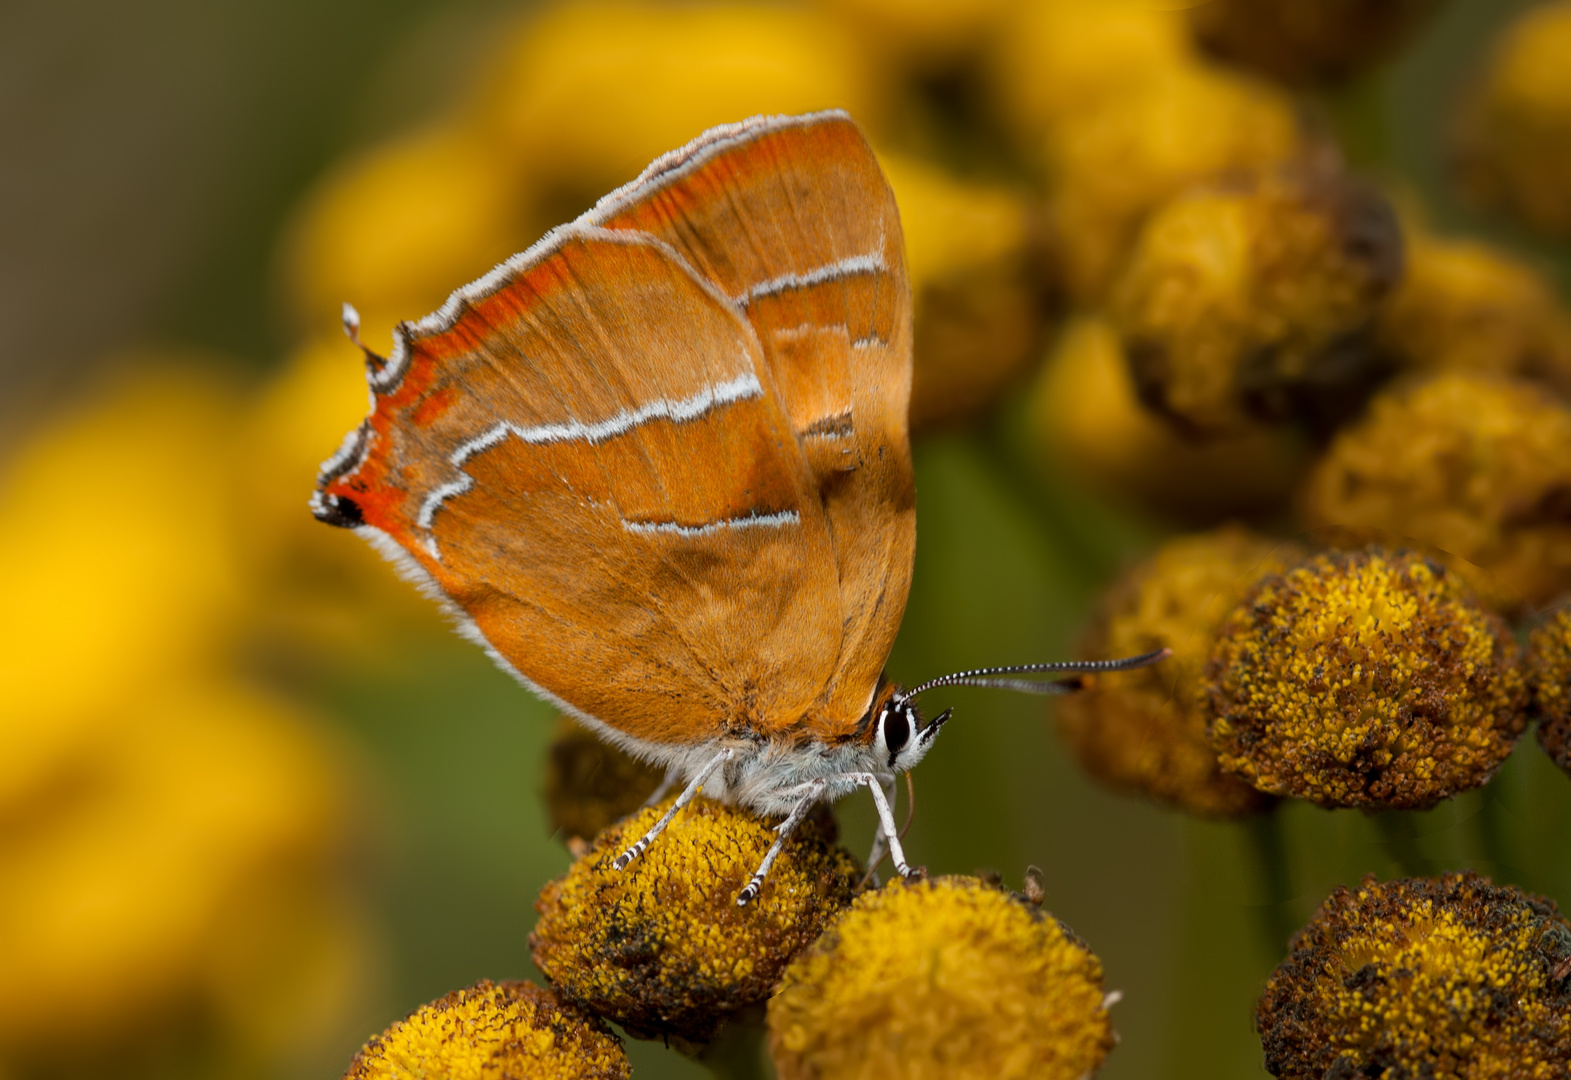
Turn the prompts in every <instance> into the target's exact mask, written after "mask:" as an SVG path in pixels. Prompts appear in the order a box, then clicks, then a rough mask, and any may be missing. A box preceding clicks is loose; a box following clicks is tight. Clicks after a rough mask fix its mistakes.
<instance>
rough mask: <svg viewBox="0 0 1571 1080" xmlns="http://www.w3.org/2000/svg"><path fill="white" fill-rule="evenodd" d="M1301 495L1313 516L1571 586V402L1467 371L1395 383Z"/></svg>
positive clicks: (1550, 587) (1534, 580)
mask: <svg viewBox="0 0 1571 1080" xmlns="http://www.w3.org/2000/svg"><path fill="white" fill-rule="evenodd" d="M1300 499H1301V505H1302V512H1303V516H1304V518H1305V520H1306V521H1307V523H1308V524H1309V525H1311V526H1322V525H1353V526H1371V527H1374V528H1377V529H1384V530H1388V531H1389V532H1391V533H1393V534H1396V535H1399V536H1411V537H1413V538H1415V539H1417V540H1420V541H1422V542H1424V543H1426V544H1433V545H1434V546H1435V547H1437V548H1440V549H1441V550H1443V551H1449V552H1451V553H1453V554H1455V555H1459V556H1461V557H1462V558H1464V559H1467V560H1468V561H1470V562H1474V563H1477V564H1478V565H1479V566H1482V567H1483V568H1485V569H1486V570H1488V571H1490V572H1491V573H1492V574H1493V575H1494V576H1495V577H1496V578H1498V579H1499V581H1500V584H1501V586H1503V587H1504V589H1505V591H1506V592H1508V593H1514V594H1516V595H1519V596H1521V597H1523V598H1525V599H1526V600H1527V602H1528V603H1531V604H1542V603H1545V602H1547V601H1549V600H1551V599H1553V598H1554V597H1555V596H1556V595H1558V594H1559V593H1560V592H1561V591H1563V590H1564V589H1566V588H1568V587H1571V504H1568V500H1571V406H1568V405H1567V404H1566V403H1565V402H1564V401H1562V400H1560V399H1558V398H1557V397H1555V396H1554V395H1553V394H1551V393H1550V392H1548V391H1547V390H1546V389H1545V388H1544V387H1542V386H1541V385H1538V384H1535V383H1531V382H1527V381H1525V380H1520V379H1509V378H1498V377H1494V376H1491V375H1487V374H1478V373H1473V372H1468V371H1445V372H1439V373H1437V374H1435V375H1432V376H1430V377H1429V378H1427V379H1423V380H1421V381H1419V382H1417V383H1414V384H1408V385H1402V386H1397V387H1393V388H1390V389H1388V390H1386V391H1384V392H1382V393H1381V394H1380V395H1378V396H1377V397H1376V398H1375V399H1374V400H1373V401H1372V402H1371V403H1370V407H1369V411H1368V413H1367V414H1366V415H1365V416H1364V417H1363V418H1362V419H1360V420H1359V421H1358V422H1357V423H1355V424H1353V425H1351V426H1350V427H1347V428H1344V429H1343V430H1342V431H1340V432H1338V433H1337V435H1336V437H1335V438H1334V439H1333V440H1332V442H1331V446H1330V448H1329V449H1328V450H1327V452H1326V454H1325V456H1324V457H1322V458H1321V460H1320V461H1319V462H1318V463H1317V464H1316V465H1315V467H1314V469H1313V471H1312V472H1311V473H1310V474H1309V476H1308V477H1307V478H1306V479H1305V481H1304V487H1303V490H1302V492H1301V495H1300Z"/></svg>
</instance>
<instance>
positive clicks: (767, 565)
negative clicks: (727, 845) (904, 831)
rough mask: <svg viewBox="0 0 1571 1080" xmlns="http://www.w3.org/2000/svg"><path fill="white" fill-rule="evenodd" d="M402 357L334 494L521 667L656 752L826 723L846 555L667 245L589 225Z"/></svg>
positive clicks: (731, 312)
mask: <svg viewBox="0 0 1571 1080" xmlns="http://www.w3.org/2000/svg"><path fill="white" fill-rule="evenodd" d="M400 337H401V341H400V344H399V347H398V349H395V353H394V356H393V357H391V358H390V360H389V365H388V370H387V371H385V372H383V373H382V374H381V375H380V376H375V377H373V386H374V387H376V388H377V390H378V395H377V397H376V407H375V411H374V412H373V414H372V416H371V417H370V419H369V420H368V422H367V426H366V427H365V428H364V429H363V435H362V436H361V438H360V440H359V443H358V448H357V453H356V455H354V459H353V460H352V461H345V462H340V463H336V464H332V465H330V467H329V468H328V469H327V470H326V472H325V474H324V486H323V489H322V494H323V497H324V498H327V499H334V500H343V501H345V502H346V503H348V504H351V505H353V506H354V507H356V508H357V511H358V513H359V515H360V516H361V518H362V519H363V521H364V525H365V526H367V527H369V528H370V529H374V530H379V531H380V533H381V534H385V536H386V537H388V538H390V539H391V541H392V542H394V543H396V544H397V545H398V547H399V548H401V549H402V550H403V552H405V553H406V554H407V556H408V557H410V558H412V559H413V560H414V561H415V562H416V563H417V564H418V566H419V568H420V570H421V571H423V573H424V574H425V575H427V576H429V578H431V579H433V580H434V581H435V583H436V584H437V585H438V586H439V587H440V589H441V591H442V593H443V594H444V595H445V596H446V597H447V598H448V599H449V600H450V601H452V603H453V604H455V605H456V606H457V607H458V608H459V609H461V612H462V613H463V614H464V615H465V616H466V617H467V618H468V619H469V620H471V621H472V624H473V626H474V627H475V628H476V629H478V630H479V632H480V633H481V634H482V635H483V636H484V639H485V641H486V642H487V643H488V645H489V646H490V647H491V648H492V649H493V650H494V652H495V653H496V654H498V655H499V657H500V658H501V659H502V660H503V661H504V662H505V663H507V664H508V665H509V666H510V667H512V668H513V669H514V670H515V671H516V672H517V673H518V674H520V675H521V676H522V677H523V678H525V679H526V680H527V681H529V682H530V683H532V684H534V685H535V686H537V687H538V688H540V689H542V690H544V691H545V692H547V693H548V694H550V695H551V696H553V697H555V698H556V699H558V700H560V701H561V702H563V703H565V704H566V705H568V706H570V707H572V708H573V709H574V710H576V711H578V712H580V713H582V714H585V715H587V716H590V717H593V718H595V719H598V720H601V721H603V722H605V723H607V724H609V725H610V726H612V727H613V728H615V729H617V730H618V731H620V732H622V733H624V734H626V735H630V736H633V737H634V738H638V739H643V740H647V741H650V742H656V743H664V744H676V743H684V742H698V741H702V740H704V739H708V738H713V737H715V736H717V735H720V734H721V733H723V732H724V731H726V730H736V729H737V728H739V727H740V728H747V729H751V730H755V731H760V732H767V731H769V730H772V729H778V728H780V727H782V726H787V725H790V724H796V723H799V722H800V721H801V720H802V718H803V717H804V716H806V715H808V714H810V713H811V712H812V711H813V710H814V707H815V704H816V703H817V702H818V701H819V699H821V698H822V696H823V692H824V687H825V686H826V685H827V684H828V683H829V682H830V681H831V680H832V678H833V674H834V671H835V669H836V666H837V663H838V658H839V657H840V655H841V652H842V645H841V639H842V626H841V617H840V605H839V604H838V603H837V597H838V594H839V592H840V584H839V582H838V580H837V577H836V573H835V567H836V562H835V548H834V542H833V539H832V537H831V534H830V530H829V527H828V525H827V522H826V518H825V513H824V506H823V502H822V501H821V498H820V492H819V484H818V481H817V479H816V478H815V476H814V475H813V473H812V472H811V471H810V470H809V468H808V466H807V463H806V460H805V458H804V456H803V453H802V449H801V445H800V443H799V441H798V439H797V436H796V433H795V430H794V428H793V425H792V422H791V419H790V417H789V415H788V413H787V410H786V409H785V408H784V407H783V406H782V404H781V401H780V400H779V397H778V395H777V393H776V392H775V390H774V388H773V385H772V377H771V374H770V369H769V367H768V364H767V361H766V360H765V357H764V354H763V350H762V346H761V345H760V343H759V339H758V336H757V333H756V331H755V330H754V328H753V326H752V325H751V324H750V323H749V322H748V321H747V320H746V319H745V318H744V317H743V316H742V315H741V313H740V312H739V310H738V308H737V307H736V305H735V304H734V303H732V302H730V301H729V300H728V299H727V298H726V297H724V296H722V295H720V294H719V293H718V292H717V291H716V290H715V288H714V287H713V286H712V285H710V284H709V283H707V282H706V281H704V280H702V279H701V278H700V277H698V276H697V275H696V274H694V273H693V271H692V270H691V269H690V267H689V266H688V265H687V263H686V262H684V261H683V260H682V259H681V258H680V257H678V256H677V255H676V254H675V253H674V252H673V251H671V249H670V248H668V247H667V246H666V245H665V244H663V243H662V242H660V241H659V240H656V239H654V238H652V237H649V236H645V235H641V234H637V233H628V232H620V233H611V232H607V231H605V230H601V229H597V228H594V227H590V226H586V225H576V226H569V227H567V228H565V229H563V230H560V231H559V232H558V233H557V234H554V236H553V237H552V238H548V240H547V241H543V242H542V244H541V245H537V247H536V248H535V249H531V251H530V252H527V253H525V255H524V256H520V257H519V258H518V259H516V260H513V261H512V262H511V263H509V264H507V265H505V266H504V267H503V268H500V269H499V271H498V273H497V274H496V275H494V276H493V278H492V279H486V280H485V281H482V282H481V283H477V286H476V287H472V288H471V289H470V290H466V291H465V293H464V294H460V295H459V296H457V297H455V301H453V302H450V305H449V307H448V308H444V311H443V312H442V313H439V315H438V316H435V317H433V320H428V322H427V323H424V324H421V325H420V326H417V327H413V328H408V327H406V328H402V329H401V331H400ZM372 535H373V538H375V536H376V534H374V533H373V534H372Z"/></svg>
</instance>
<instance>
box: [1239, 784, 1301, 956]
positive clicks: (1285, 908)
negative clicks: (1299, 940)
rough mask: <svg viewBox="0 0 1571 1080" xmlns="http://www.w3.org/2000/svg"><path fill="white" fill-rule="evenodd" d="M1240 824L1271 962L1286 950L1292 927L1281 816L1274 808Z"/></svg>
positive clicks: (1289, 877)
mask: <svg viewBox="0 0 1571 1080" xmlns="http://www.w3.org/2000/svg"><path fill="white" fill-rule="evenodd" d="M1243 825H1244V833H1245V836H1246V837H1247V838H1248V843H1249V850H1250V854H1251V855H1252V856H1253V858H1252V860H1251V861H1252V862H1253V863H1254V865H1255V878H1256V888H1257V889H1258V890H1259V902H1258V909H1259V912H1260V924H1259V929H1260V935H1261V939H1262V941H1263V943H1264V945H1265V947H1266V955H1267V957H1268V958H1269V959H1270V961H1271V962H1272V963H1273V964H1274V963H1276V962H1277V961H1279V960H1280V959H1281V958H1282V955H1283V953H1284V952H1286V950H1287V943H1288V941H1289V939H1291V938H1292V936H1293V929H1294V922H1293V913H1292V910H1291V908H1290V905H1291V904H1292V902H1293V879H1292V871H1291V868H1290V866H1289V863H1288V858H1287V837H1286V835H1285V834H1284V832H1283V829H1282V815H1281V814H1280V813H1279V812H1278V810H1277V808H1276V807H1272V808H1271V809H1269V810H1266V811H1264V812H1263V813H1259V814H1254V815H1252V816H1251V817H1249V818H1247V819H1246V820H1245V821H1244V823H1243Z"/></svg>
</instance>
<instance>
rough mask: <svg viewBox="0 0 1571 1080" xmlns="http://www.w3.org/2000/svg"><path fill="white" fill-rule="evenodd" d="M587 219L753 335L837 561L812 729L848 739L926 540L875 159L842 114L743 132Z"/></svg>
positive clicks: (893, 263) (904, 326) (695, 152)
mask: <svg viewBox="0 0 1571 1080" xmlns="http://www.w3.org/2000/svg"><path fill="white" fill-rule="evenodd" d="M585 220H586V221H590V222H593V223H594V224H596V225H600V226H604V227H606V228H610V229H619V230H620V229H625V230H636V231H638V232H643V233H647V234H649V235H652V236H656V237H659V238H660V239H662V240H664V241H665V242H666V243H668V244H670V245H671V246H672V247H673V248H675V249H676V250H677V251H678V252H679V253H680V254H681V255H682V257H683V258H684V259H686V260H687V261H688V262H689V263H690V264H691V265H692V266H693V267H694V269H695V270H697V272H698V273H700V274H701V275H703V276H704V277H705V278H707V279H708V280H709V281H711V282H713V283H714V285H715V286H716V287H717V288H718V289H719V290H720V291H721V292H723V293H724V294H726V295H727V296H729V297H731V298H733V299H734V300H735V301H736V302H737V303H739V304H741V305H742V306H743V308H744V310H745V312H746V314H747V318H748V320H749V322H750V323H751V324H752V326H753V328H754V330H755V331H756V332H757V335H758V339H759V341H760V343H761V345H762V347H763V352H764V356H765V358H766V360H767V363H768V367H769V370H770V372H771V374H772V378H773V383H774V385H775V387H776V388H777V390H778V392H779V394H780V397H781V400H782V404H783V406H784V411H785V414H786V416H787V418H788V420H789V423H790V425H791V428H792V430H793V431H794V433H795V435H796V437H797V440H798V441H799V442H800V443H801V445H802V448H803V454H804V457H805V459H806V461H807V464H808V467H809V469H810V470H811V472H812V474H813V481H814V484H815V485H816V487H817V489H818V493H819V497H820V499H821V500H822V504H823V507H824V510H825V512H826V515H827V519H828V523H829V529H830V532H831V534H832V537H833V543H834V548H835V560H836V570H837V574H838V578H839V610H840V615H841V620H842V638H841V643H840V654H839V656H838V657H837V659H836V660H835V661H834V674H833V676H832V677H831V678H830V680H829V682H828V684H827V685H826V686H825V687H824V691H823V694H822V695H821V697H820V700H819V701H818V703H817V704H816V706H815V709H814V714H813V724H812V728H813V730H814V732H815V733H816V734H818V735H820V736H821V737H825V738H838V737H844V736H846V735H848V734H849V733H850V731H851V730H852V729H853V728H854V727H855V725H856V722H857V720H858V719H860V717H861V716H862V715H863V713H864V712H865V711H866V709H867V705H868V701H869V697H870V695H871V694H872V691H873V689H874V687H875V685H876V684H877V681H878V677H879V674H880V673H881V672H882V670H883V666H884V662H885V660H886V659H887V657H888V654H889V649H890V647H891V645H892V643H893V641H894V636H895V632H896V630H897V629H898V628H899V624H900V619H901V616H902V614H903V613H904V610H905V601H906V594H907V592H908V591H909V588H910V579H911V562H912V553H913V550H914V547H915V542H916V517H915V486H914V482H913V479H912V472H911V456H910V445H909V435H908V431H907V423H906V418H907V411H908V407H909V402H910V393H911V336H910V335H911V296H910V288H909V285H908V284H907V280H906V272H905V261H904V243H903V240H902V237H901V231H900V220H899V216H898V213H897V211H896V208H895V202H894V197H893V195H892V194H891V193H890V190H889V186H888V184H887V183H886V182H885V180H884V177H883V174H882V172H881V171H880V170H879V167H878V163H877V161H876V160H875V158H874V157H873V153H872V151H871V149H870V148H869V147H868V145H867V142H866V140H865V139H863V137H862V135H861V133H860V132H859V131H858V130H857V128H856V125H855V124H854V123H852V122H851V120H850V119H849V118H848V117H846V116H844V115H843V114H820V115H818V116H812V117H800V118H790V117H786V118H777V119H773V120H768V121H759V122H749V123H747V124H739V125H733V126H732V127H730V128H722V129H717V130H716V131H714V132H711V133H710V134H709V135H707V136H705V137H704V138H701V139H699V140H698V141H697V142H695V143H693V144H692V145H690V146H688V147H686V148H684V149H683V150H681V151H678V152H676V153H673V154H671V155H668V156H667V157H665V158H662V159H661V160H660V161H658V162H656V163H655V164H654V165H652V166H651V167H650V168H649V170H647V171H646V172H645V174H644V176H643V177H641V178H640V179H639V180H638V181H636V182H635V183H633V184H630V185H628V187H626V188H624V189H622V190H621V191H618V192H616V193H614V194H612V195H610V196H607V198H605V199H604V200H602V201H601V203H600V205H599V206H597V207H596V208H595V209H594V210H593V211H591V212H590V213H589V214H587V215H585Z"/></svg>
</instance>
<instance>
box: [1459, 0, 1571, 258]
mask: <svg viewBox="0 0 1571 1080" xmlns="http://www.w3.org/2000/svg"><path fill="white" fill-rule="evenodd" d="M1568 56H1571V3H1566V2H1564V0H1562V2H1560V3H1552V4H1542V5H1540V6H1537V7H1534V8H1533V9H1532V10H1530V11H1527V12H1525V13H1523V14H1522V15H1521V16H1520V17H1519V18H1518V19H1517V20H1516V21H1515V22H1514V23H1512V24H1511V25H1510V26H1509V27H1507V29H1506V31H1505V33H1504V34H1502V35H1501V37H1500V39H1499V40H1498V41H1497V42H1496V44H1495V47H1494V49H1493V51H1492V55H1491V56H1490V58H1489V61H1488V64H1487V66H1486V69H1485V71H1484V74H1483V77H1482V79H1481V80H1480V82H1479V85H1478V86H1477V87H1475V88H1474V91H1473V94H1472V97H1471V100H1470V101H1469V102H1468V103H1467V105H1466V106H1465V107H1464V109H1463V111H1462V116H1461V123H1460V125H1459V128H1458V135H1457V145H1456V151H1457V153H1456V165H1457V176H1458V180H1459V182H1460V183H1461V184H1462V186H1463V188H1464V189H1466V190H1467V191H1468V192H1469V194H1471V195H1472V196H1473V197H1474V198H1476V199H1477V200H1479V201H1480V202H1485V203H1490V204H1493V205H1496V206H1499V207H1501V208H1503V209H1506V210H1509V211H1511V212H1512V213H1514V214H1516V215H1517V216H1518V217H1520V218H1522V219H1524V220H1525V221H1526V222H1527V223H1528V224H1530V225H1532V226H1534V227H1535V228H1538V229H1542V230H1544V231H1545V232H1549V233H1554V234H1556V235H1558V236H1571V198H1567V196H1566V192H1568V191H1571V64H1568V63H1566V57H1568Z"/></svg>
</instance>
